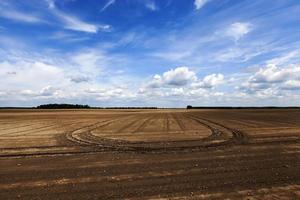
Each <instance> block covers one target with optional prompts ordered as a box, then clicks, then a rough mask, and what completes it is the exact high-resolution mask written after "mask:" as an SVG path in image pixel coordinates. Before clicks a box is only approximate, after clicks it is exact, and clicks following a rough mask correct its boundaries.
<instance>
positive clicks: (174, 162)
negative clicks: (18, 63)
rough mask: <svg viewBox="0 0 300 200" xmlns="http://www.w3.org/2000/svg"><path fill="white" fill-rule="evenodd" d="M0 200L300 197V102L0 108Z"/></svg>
mask: <svg viewBox="0 0 300 200" xmlns="http://www.w3.org/2000/svg"><path fill="white" fill-rule="evenodd" d="M0 199H66V200H67V199H249V200H252V199H295V200H296V199H300V110H297V109H257V110H255V109H241V110H235V109H231V110H225V109H224V110H221V109H220V110H217V109H212V110H185V109H173V110H172V109H162V110H159V109H158V110H29V109H28V110H0Z"/></svg>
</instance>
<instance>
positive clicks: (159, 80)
mask: <svg viewBox="0 0 300 200" xmlns="http://www.w3.org/2000/svg"><path fill="white" fill-rule="evenodd" d="M196 79H197V77H196V74H195V72H193V71H191V70H189V68H188V67H177V68H175V69H171V70H169V71H166V72H164V73H163V75H162V76H161V75H158V74H156V75H154V76H153V78H152V80H151V81H150V82H149V84H148V87H152V88H157V87H162V86H166V85H171V86H172V85H173V86H184V85H186V84H187V83H188V82H191V81H195V80H196Z"/></svg>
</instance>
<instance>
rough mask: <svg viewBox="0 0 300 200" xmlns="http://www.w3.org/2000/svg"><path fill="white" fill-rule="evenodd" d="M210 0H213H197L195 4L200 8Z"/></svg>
mask: <svg viewBox="0 0 300 200" xmlns="http://www.w3.org/2000/svg"><path fill="white" fill-rule="evenodd" d="M209 1H211V0H195V1H194V5H195V7H196V9H197V10H199V9H200V8H202V7H203V6H204V5H205V4H206V3H207V2H209Z"/></svg>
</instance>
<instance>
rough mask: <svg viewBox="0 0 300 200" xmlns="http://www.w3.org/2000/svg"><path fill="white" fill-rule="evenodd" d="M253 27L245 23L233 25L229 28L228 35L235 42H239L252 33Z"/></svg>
mask: <svg viewBox="0 0 300 200" xmlns="http://www.w3.org/2000/svg"><path fill="white" fill-rule="evenodd" d="M251 26H252V25H251V24H250V23H243V22H235V23H232V24H231V25H230V26H229V27H228V29H227V31H226V35H227V36H229V37H232V38H234V40H235V41H238V40H239V39H241V38H242V37H244V36H245V35H247V34H248V33H249V32H250V31H251Z"/></svg>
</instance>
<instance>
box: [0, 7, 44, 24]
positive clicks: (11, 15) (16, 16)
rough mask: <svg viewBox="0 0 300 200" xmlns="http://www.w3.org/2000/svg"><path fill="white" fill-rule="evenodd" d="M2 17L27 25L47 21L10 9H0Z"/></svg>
mask: <svg viewBox="0 0 300 200" xmlns="http://www.w3.org/2000/svg"><path fill="white" fill-rule="evenodd" d="M0 17H3V18H7V19H10V20H14V21H19V22H25V23H45V21H44V20H42V19H41V18H40V17H38V16H35V15H31V14H28V13H23V12H20V11H16V10H12V9H9V8H8V9H7V8H1V7H0Z"/></svg>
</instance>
